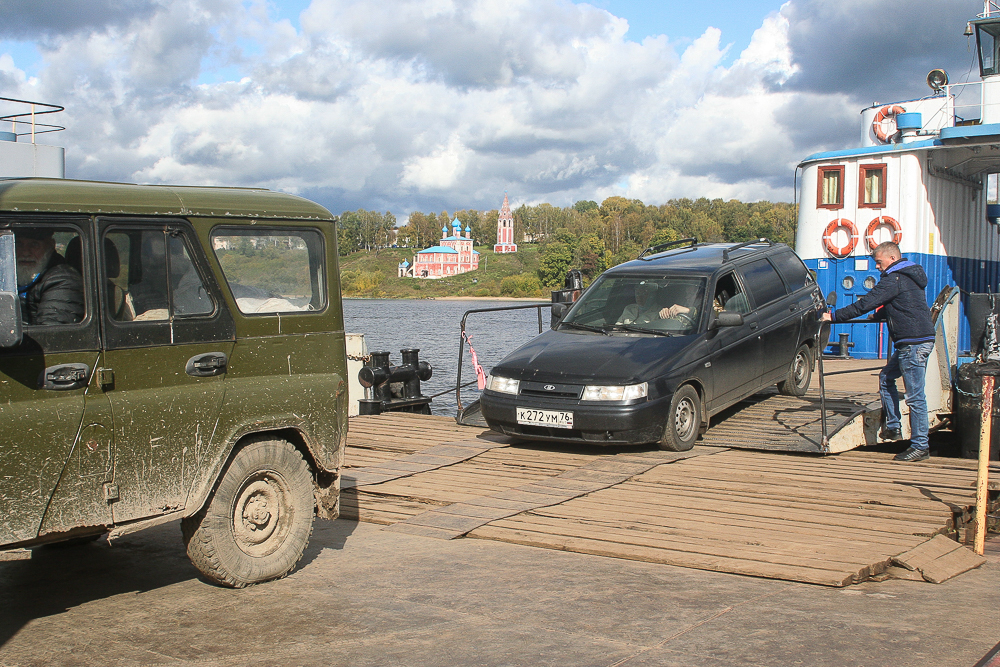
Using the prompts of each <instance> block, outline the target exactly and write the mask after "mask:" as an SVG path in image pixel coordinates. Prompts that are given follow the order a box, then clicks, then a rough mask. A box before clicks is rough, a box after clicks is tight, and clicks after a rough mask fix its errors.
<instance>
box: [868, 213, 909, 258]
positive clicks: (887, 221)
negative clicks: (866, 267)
mask: <svg viewBox="0 0 1000 667" xmlns="http://www.w3.org/2000/svg"><path fill="white" fill-rule="evenodd" d="M881 225H888V226H890V227H892V242H893V243H895V244H896V245H899V242H900V240H902V238H903V228H902V227H901V226H900V225H899V223H898V222H897V221H896V219H895V218H890V217H889V216H887V215H880V216H879V217H877V218H875V219H874V220H872V221H871V222H869V223H868V231H867V232H865V241H867V242H868V249H869V250H874V249H875V246H877V245H878V243H877V242H876V241H875V230H876V229H878V228H879V226H881Z"/></svg>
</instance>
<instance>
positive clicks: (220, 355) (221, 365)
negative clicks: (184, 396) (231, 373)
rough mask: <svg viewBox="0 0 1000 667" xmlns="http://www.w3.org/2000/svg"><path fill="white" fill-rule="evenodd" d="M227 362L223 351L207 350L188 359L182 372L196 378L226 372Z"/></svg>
mask: <svg viewBox="0 0 1000 667" xmlns="http://www.w3.org/2000/svg"><path fill="white" fill-rule="evenodd" d="M227 363H228V359H227V358H226V354H225V352H207V353H205V354H198V355H195V356H193V357H191V358H190V359H188V360H187V364H185V366H184V372H185V373H187V374H188V375H191V376H193V377H198V378H201V377H211V376H213V375H222V374H223V373H225V372H226V365H227Z"/></svg>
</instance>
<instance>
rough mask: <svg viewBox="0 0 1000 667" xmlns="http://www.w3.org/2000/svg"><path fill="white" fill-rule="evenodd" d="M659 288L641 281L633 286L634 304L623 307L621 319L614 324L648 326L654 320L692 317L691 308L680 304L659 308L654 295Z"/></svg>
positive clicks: (654, 284)
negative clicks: (684, 316)
mask: <svg viewBox="0 0 1000 667" xmlns="http://www.w3.org/2000/svg"><path fill="white" fill-rule="evenodd" d="M658 291H659V287H658V286H657V284H656V283H654V282H650V281H646V280H643V281H642V282H640V283H639V284H638V285H636V286H635V303H630V304H629V305H627V306H625V310H623V311H622V314H621V317H619V318H618V321H617V322H616V323H615V324H648V323H649V322H653V321H656V320H665V319H669V318H673V317H677V316H678V315H687V316H688V317H693V315H692V311H691V308H689V307H688V306H684V305H682V304H680V303H675V304H673V305H672V306H666V307H663V308H660V307H659V302H658V301H657V298H656V295H657V292H658Z"/></svg>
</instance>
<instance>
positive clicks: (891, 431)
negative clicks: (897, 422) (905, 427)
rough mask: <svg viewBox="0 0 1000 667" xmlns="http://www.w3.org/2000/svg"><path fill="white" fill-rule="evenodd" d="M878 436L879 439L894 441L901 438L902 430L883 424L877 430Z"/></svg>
mask: <svg viewBox="0 0 1000 667" xmlns="http://www.w3.org/2000/svg"><path fill="white" fill-rule="evenodd" d="M878 437H879V440H889V441H892V442H895V441H896V440H902V439H903V432H902V431H900V430H899V429H898V428H885V427H884V426H883V427H882V430H881V431H879V434H878Z"/></svg>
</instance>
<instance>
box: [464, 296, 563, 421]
mask: <svg viewBox="0 0 1000 667" xmlns="http://www.w3.org/2000/svg"><path fill="white" fill-rule="evenodd" d="M551 306H552V304H551V303H528V304H523V305H520V306H499V307H497V308H473V309H472V310H467V311H465V315H463V316H462V326H461V332H460V333H459V335H458V379H457V380H456V382H455V402H456V403H457V404H458V414H459V415H461V414H462V410H464V409H465V408H464V406H463V405H462V360H463V359H464V352H465V321H466V320H467V319H469V315H471V314H472V313H490V312H496V311H501V310H527V309H528V308H537V309H538V333H542V328H543V327H542V308H550V307H551ZM473 382H475V380H473ZM467 384H472V382H469V383H467Z"/></svg>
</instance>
